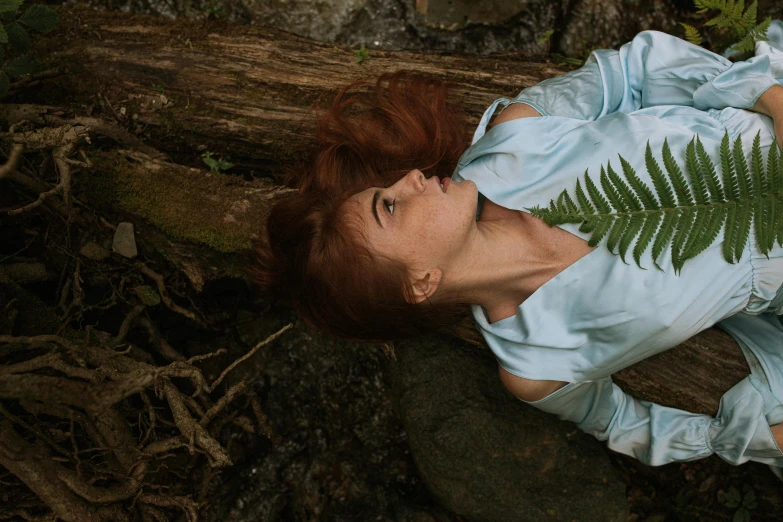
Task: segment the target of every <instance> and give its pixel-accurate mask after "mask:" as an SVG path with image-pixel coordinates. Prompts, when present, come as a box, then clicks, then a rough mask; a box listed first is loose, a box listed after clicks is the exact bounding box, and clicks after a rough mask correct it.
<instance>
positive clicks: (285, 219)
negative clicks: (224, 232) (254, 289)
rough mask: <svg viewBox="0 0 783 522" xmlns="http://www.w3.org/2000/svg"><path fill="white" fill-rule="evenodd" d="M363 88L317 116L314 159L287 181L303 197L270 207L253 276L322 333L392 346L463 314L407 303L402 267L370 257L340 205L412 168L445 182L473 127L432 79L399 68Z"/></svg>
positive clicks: (344, 93)
mask: <svg viewBox="0 0 783 522" xmlns="http://www.w3.org/2000/svg"><path fill="white" fill-rule="evenodd" d="M366 86H367V82H364V81H360V82H355V83H353V84H351V85H349V86H347V87H346V88H344V89H342V90H341V91H340V92H339V93H338V94H337V96H336V97H335V99H334V101H333V102H332V104H331V105H330V106H329V107H328V109H327V110H326V112H325V113H324V114H323V115H322V116H321V117H320V118H319V119H318V122H317V124H316V130H315V141H316V145H315V151H314V154H313V156H312V158H311V160H310V161H309V162H307V163H306V164H305V165H303V166H301V167H299V168H297V169H295V170H292V171H290V172H289V173H288V175H287V176H286V184H287V185H289V186H294V187H296V188H298V189H299V190H298V192H297V193H296V194H294V195H292V196H289V197H286V198H284V199H282V200H280V201H279V202H277V203H276V204H275V206H274V207H273V209H272V211H271V213H270V215H269V218H268V221H267V236H268V240H269V243H268V245H259V246H258V247H257V248H256V249H255V263H254V265H253V276H254V279H255V281H256V282H257V283H258V284H259V285H261V286H264V287H267V288H268V289H270V290H272V291H275V292H277V293H280V294H284V295H287V296H288V297H290V299H291V301H292V303H293V305H294V308H295V309H296V310H297V311H298V312H299V314H300V315H301V316H302V317H303V318H304V319H305V320H306V321H308V322H309V323H310V324H312V325H314V326H315V327H317V328H319V329H321V330H324V331H326V332H328V333H330V334H332V335H335V336H338V337H342V338H347V339H355V340H366V341H388V340H393V339H398V338H403V337H410V336H413V335H417V334H420V333H425V332H428V331H432V330H434V329H437V328H439V327H445V326H447V325H449V324H452V323H453V322H454V321H456V320H457V318H458V317H461V316H464V313H465V311H466V308H465V305H464V304H462V305H460V304H457V303H452V304H444V303H440V304H437V305H435V304H433V303H430V302H425V303H421V304H413V303H412V296H411V293H410V288H409V285H410V282H409V277H408V270H407V267H405V266H404V265H403V264H402V263H401V262H398V261H395V260H392V259H387V258H383V257H381V256H379V255H376V254H374V253H373V252H371V251H370V249H369V248H368V247H367V246H366V243H365V241H364V240H363V237H362V235H361V233H360V231H359V229H358V228H357V227H356V226H355V223H354V221H353V220H351V219H349V218H350V216H349V215H348V214H347V212H344V209H345V206H344V205H343V203H344V202H345V200H346V199H347V198H348V197H350V196H351V195H352V194H355V193H357V192H360V191H362V190H365V189H367V188H369V187H372V186H380V185H388V184H393V183H395V182H396V181H397V180H399V179H400V178H402V177H403V176H404V175H405V174H406V173H408V172H409V171H411V170H413V169H417V168H418V169H419V170H421V171H422V172H424V174H425V175H426V176H427V177H430V176H433V175H437V176H439V177H445V176H450V175H451V174H452V173H453V171H454V169H455V167H456V165H457V161H458V159H459V157H460V156H461V155H462V153H463V152H464V151H465V149H466V148H467V146H468V145H469V143H470V141H469V128H468V126H467V121H466V119H465V117H464V113H463V112H462V111H461V110H460V108H459V107H456V106H453V105H451V104H450V103H449V102H448V101H447V93H448V86H447V85H445V84H444V83H442V82H441V81H439V80H437V79H435V78H431V77H427V76H422V75H418V74H414V73H409V72H404V71H401V72H397V73H394V74H384V75H381V76H380V77H379V78H378V79H377V81H376V82H375V85H374V88H373V89H370V90H369V92H368V90H367V89H366ZM362 89H363V92H362Z"/></svg>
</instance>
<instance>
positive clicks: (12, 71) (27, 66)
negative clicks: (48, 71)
mask: <svg viewBox="0 0 783 522" xmlns="http://www.w3.org/2000/svg"><path fill="white" fill-rule="evenodd" d="M37 67H38V62H36V61H35V59H34V58H33V57H31V56H30V55H29V54H23V55H22V56H17V57H16V58H13V59H11V60H8V61H7V62H6V63H5V64H4V65H3V71H5V73H6V74H7V75H8V77H9V78H11V79H12V80H16V79H17V78H19V77H20V76H24V75H26V74H33V73H34V72H35V70H36V69H37Z"/></svg>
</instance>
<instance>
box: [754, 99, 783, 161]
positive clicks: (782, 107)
mask: <svg viewBox="0 0 783 522" xmlns="http://www.w3.org/2000/svg"><path fill="white" fill-rule="evenodd" d="M751 110H753V111H756V112H758V113H761V114H765V115H767V116H769V117H770V118H772V120H773V121H774V122H775V137H776V138H777V140H778V144H780V146H781V147H783V85H774V86H772V87H771V88H770V89H768V90H767V91H765V92H764V94H762V95H761V96H759V99H758V100H757V101H756V103H755V104H754V105H753V107H751Z"/></svg>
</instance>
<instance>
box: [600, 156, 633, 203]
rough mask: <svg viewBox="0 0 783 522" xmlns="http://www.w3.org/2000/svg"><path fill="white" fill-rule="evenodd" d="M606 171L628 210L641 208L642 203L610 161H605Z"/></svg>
mask: <svg viewBox="0 0 783 522" xmlns="http://www.w3.org/2000/svg"><path fill="white" fill-rule="evenodd" d="M606 171H607V172H608V173H609V179H610V181H611V182H612V184H613V185H614V186H615V188H617V191H618V192H619V193H620V196H621V197H622V199H623V201H624V202H625V204H626V206H627V207H628V210H631V211H633V210H642V204H641V203H640V202H639V198H637V197H636V194H634V192H633V191H632V190H631V189H630V187H629V186H628V185H627V184H626V183H625V182H624V181H623V180H622V178H621V177H620V176H618V175H617V173H616V172H615V171H614V169H613V168H612V163H611V162H607V163H606Z"/></svg>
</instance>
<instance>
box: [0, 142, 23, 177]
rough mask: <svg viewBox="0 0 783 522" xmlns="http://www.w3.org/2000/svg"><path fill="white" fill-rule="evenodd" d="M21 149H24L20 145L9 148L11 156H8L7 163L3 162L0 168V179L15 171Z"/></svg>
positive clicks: (16, 144)
mask: <svg viewBox="0 0 783 522" xmlns="http://www.w3.org/2000/svg"><path fill="white" fill-rule="evenodd" d="M22 149H24V147H23V146H22V144H21V143H15V144H14V146H13V147H12V148H11V154H9V155H8V161H6V162H5V165H3V166H1V167H0V179H3V178H4V177H6V176H8V175H9V174H11V173H12V172H14V171H15V170H16V165H17V164H18V163H19V158H20V157H21V155H22Z"/></svg>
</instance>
